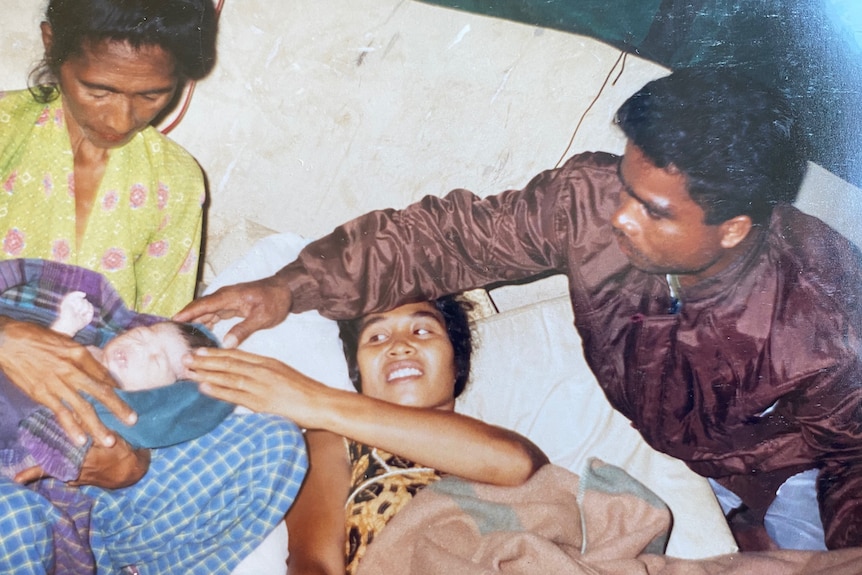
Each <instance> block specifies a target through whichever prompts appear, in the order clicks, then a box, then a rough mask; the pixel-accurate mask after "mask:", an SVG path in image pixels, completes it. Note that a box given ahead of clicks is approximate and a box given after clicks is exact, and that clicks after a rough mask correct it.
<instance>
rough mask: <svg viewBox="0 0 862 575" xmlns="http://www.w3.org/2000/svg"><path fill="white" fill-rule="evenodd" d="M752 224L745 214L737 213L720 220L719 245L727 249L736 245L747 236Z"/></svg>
mask: <svg viewBox="0 0 862 575" xmlns="http://www.w3.org/2000/svg"><path fill="white" fill-rule="evenodd" d="M752 226H753V224H752V223H751V218H750V217H749V216H746V215H739V216H736V217H733V218H730V219H729V220H725V221H724V222H722V223H721V224H720V225H719V228H721V247H723V248H724V249H726V250H729V249H731V248H735V247H736V246H738V245H739V244H740V242H742V240H744V239H745V238H746V237H747V236H748V233H749V232H750V231H751V228H752Z"/></svg>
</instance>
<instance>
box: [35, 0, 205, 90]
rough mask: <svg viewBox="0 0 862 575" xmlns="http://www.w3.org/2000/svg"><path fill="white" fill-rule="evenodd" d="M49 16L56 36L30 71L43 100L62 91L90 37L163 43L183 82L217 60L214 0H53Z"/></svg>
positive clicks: (93, 39) (136, 43) (137, 44)
mask: <svg viewBox="0 0 862 575" xmlns="http://www.w3.org/2000/svg"><path fill="white" fill-rule="evenodd" d="M45 20H46V21H47V23H48V24H49V25H50V26H51V30H52V37H53V42H52V45H51V49H50V50H49V51H46V53H45V56H44V58H43V59H42V62H40V64H39V66H38V67H37V68H36V69H35V70H33V72H32V73H31V75H30V78H31V82H30V85H31V89H30V91H31V92H33V94H34V96H35V97H36V98H37V99H38V100H39V101H42V102H47V101H50V100H52V99H54V98H56V97H57V90H56V85H57V78H58V76H59V71H60V66H62V65H63V63H64V62H65V61H66V60H68V59H69V58H71V57H74V56H78V55H80V54H81V53H82V51H83V49H84V46H85V44H86V43H87V42H100V41H102V40H114V41H120V42H128V43H129V44H131V45H132V46H133V47H135V48H139V47H141V46H147V45H152V46H159V47H161V48H162V49H163V50H165V51H166V52H168V53H169V54H171V55H172V56H173V58H174V61H175V64H176V74H177V77H178V79H179V80H180V81H181V82H184V81H186V80H198V79H200V78H203V77H204V76H206V75H207V74H208V73H209V71H210V70H211V69H212V67H213V64H214V63H215V57H216V29H217V18H216V13H215V7H214V6H213V4H212V1H211V0H51V1H50V2H49V3H48V9H47V11H46V12H45Z"/></svg>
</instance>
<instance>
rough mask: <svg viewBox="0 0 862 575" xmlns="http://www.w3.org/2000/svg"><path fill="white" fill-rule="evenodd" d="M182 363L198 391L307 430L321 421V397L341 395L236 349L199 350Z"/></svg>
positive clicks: (323, 413) (273, 362)
mask: <svg viewBox="0 0 862 575" xmlns="http://www.w3.org/2000/svg"><path fill="white" fill-rule="evenodd" d="M184 361H185V365H186V368H187V369H188V370H189V377H190V378H191V379H193V380H195V381H197V382H198V383H200V390H201V392H202V393H204V394H206V395H209V396H212V397H215V398H216V399H221V400H223V401H227V402H230V403H235V404H237V405H242V406H245V407H247V408H249V409H251V410H252V411H257V412H262V413H272V414H275V415H280V416H282V417H286V418H288V419H290V420H292V421H293V422H294V423H296V424H297V425H299V426H300V427H306V428H309V429H317V428H320V427H321V426H322V425H323V424H324V419H323V418H325V416H326V409H324V401H325V398H327V397H329V396H332V395H333V394H338V393H341V392H338V391H337V390H333V389H331V388H329V387H327V386H325V385H323V384H322V383H320V382H318V381H315V380H313V379H311V378H310V377H308V376H306V375H303V374H302V373H300V372H298V371H296V370H295V369H293V368H292V367H290V366H287V365H285V364H283V363H281V362H280V361H278V360H276V359H272V358H270V357H264V356H260V355H255V354H252V353H248V352H245V351H241V350H237V349H215V348H200V349H197V350H195V353H194V354H192V355H189V356H187V357H186V358H185V360H184Z"/></svg>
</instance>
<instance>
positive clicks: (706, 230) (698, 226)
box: [612, 143, 725, 279]
mask: <svg viewBox="0 0 862 575" xmlns="http://www.w3.org/2000/svg"><path fill="white" fill-rule="evenodd" d="M620 178H621V179H622V181H623V184H624V186H625V192H624V194H623V196H622V198H621V202H620V206H619V208H618V209H617V211H616V213H615V214H614V216H613V219H612V224H613V227H614V232H615V233H616V238H617V243H618V244H619V247H620V249H621V250H622V251H623V253H624V254H625V255H626V256H627V257H628V258H629V260H630V261H631V262H632V265H633V266H635V267H636V268H638V269H640V270H643V271H645V272H648V273H655V274H680V275H683V276H685V275H688V276H692V277H690V279H696V278H705V277H709V276H710V275H712V274H713V273H715V271H716V268H717V266H718V265H719V264H720V262H721V260H722V257H723V256H724V255H725V249H724V247H723V246H722V239H723V237H724V232H723V228H722V226H721V225H714V226H713V225H707V224H705V223H704V211H703V209H702V208H701V207H700V206H699V205H698V204H697V203H696V202H695V201H694V200H692V199H691V196H689V194H688V187H687V185H686V179H685V176H684V175H682V174H680V173H677V172H674V171H671V170H667V169H662V168H658V167H656V166H655V165H654V164H653V163H652V162H650V160H649V159H648V158H647V157H646V156H645V155H644V154H643V152H641V151H640V149H638V148H637V147H636V146H634V145H633V144H631V143H628V144H627V145H626V151H625V155H624V156H623V159H622V162H621V164H620Z"/></svg>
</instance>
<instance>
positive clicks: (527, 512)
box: [357, 459, 862, 575]
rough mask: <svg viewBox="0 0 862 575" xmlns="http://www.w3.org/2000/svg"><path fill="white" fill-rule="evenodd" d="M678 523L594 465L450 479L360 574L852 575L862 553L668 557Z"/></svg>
mask: <svg viewBox="0 0 862 575" xmlns="http://www.w3.org/2000/svg"><path fill="white" fill-rule="evenodd" d="M670 530H671V514H670V511H669V509H668V508H667V507H666V506H665V505H664V504H663V502H662V501H661V499H659V498H658V497H657V496H656V495H655V494H653V493H652V492H651V491H649V490H648V489H646V488H645V487H644V486H643V485H642V484H641V483H640V482H638V481H636V480H635V479H633V478H632V477H631V476H630V475H628V474H627V473H625V472H624V471H623V470H621V469H620V468H618V467H616V466H611V465H607V464H605V463H604V462H602V461H600V460H597V459H591V460H590V461H589V462H588V464H587V466H586V467H585V469H584V471H583V474H582V475H580V476H578V475H575V474H573V473H571V472H569V471H568V470H566V469H564V468H562V467H559V466H554V465H547V466H545V467H544V468H542V469H540V470H539V471H538V472H537V473H536V474H535V475H534V476H533V477H532V478H531V479H530V480H529V481H528V482H527V483H525V484H524V485H522V486H519V487H497V486H491V485H486V484H480V483H473V482H469V481H465V480H462V479H458V478H453V477H448V478H445V479H443V480H441V481H440V482H438V483H436V484H434V485H431V486H429V487H427V488H426V489H424V490H423V491H421V492H420V493H419V494H417V495H416V497H415V498H414V499H413V500H412V501H411V502H410V503H409V504H407V506H405V507H404V509H402V510H401V512H400V513H399V514H398V515H397V516H396V517H395V518H394V519H392V521H391V522H390V523H389V525H388V526H387V528H386V529H384V530H383V531H382V532H381V533H380V534H379V535H378V536H377V538H375V540H374V544H373V545H370V546H369V547H368V550H367V552H366V554H365V557H364V559H363V561H362V563H361V564H360V566H359V570H358V571H357V575H389V574H390V573H410V574H411V575H438V574H439V575H448V574H450V573H458V574H459V575H485V574H487V573H505V574H511V575H545V574H547V573H567V574H571V575H593V574H595V573H602V574H605V575H630V574H632V573H645V574H652V575H661V574H667V575H670V574H690V575H695V574H703V575H707V574H718V573H726V574H733V573H738V574H743V573H770V574H771V575H777V574H799V575H803V574H804V575H811V574H819V575H827V574H828V575H849V574H856V573H859V566H858V561H860V560H862V549H845V550H842V551H833V552H820V553H817V552H802V551H796V552H787V551H783V552H765V553H737V554H732V555H726V556H723V557H715V558H709V559H702V560H694V559H678V558H676V559H675V558H669V557H665V556H664V555H662V553H661V552H662V550H663V548H664V545H665V541H666V538H667V536H668V534H669V532H670Z"/></svg>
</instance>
